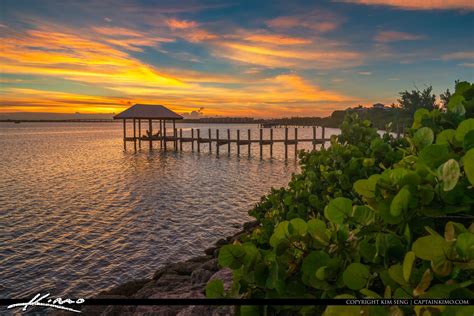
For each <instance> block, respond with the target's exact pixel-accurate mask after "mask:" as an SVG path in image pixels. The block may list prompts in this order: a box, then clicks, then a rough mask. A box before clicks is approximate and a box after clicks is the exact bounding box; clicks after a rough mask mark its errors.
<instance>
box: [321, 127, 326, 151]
mask: <svg viewBox="0 0 474 316" xmlns="http://www.w3.org/2000/svg"><path fill="white" fill-rule="evenodd" d="M321 138H322V139H323V144H322V146H323V148H324V143H325V142H326V141H325V139H326V127H324V126H323V130H322V132H321Z"/></svg>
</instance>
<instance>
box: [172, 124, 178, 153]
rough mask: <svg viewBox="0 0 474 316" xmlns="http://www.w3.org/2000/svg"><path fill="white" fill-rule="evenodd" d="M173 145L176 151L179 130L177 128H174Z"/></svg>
mask: <svg viewBox="0 0 474 316" xmlns="http://www.w3.org/2000/svg"><path fill="white" fill-rule="evenodd" d="M173 125H174V124H173ZM173 147H174V151H177V150H178V130H177V129H176V128H173Z"/></svg>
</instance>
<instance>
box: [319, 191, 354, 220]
mask: <svg viewBox="0 0 474 316" xmlns="http://www.w3.org/2000/svg"><path fill="white" fill-rule="evenodd" d="M351 212H352V201H351V200H349V199H348V198H344V197H338V198H335V199H334V200H331V202H329V204H328V205H327V206H326V208H325V209H324V216H325V217H326V218H327V219H328V220H329V221H330V222H332V223H334V224H339V225H342V224H343V223H344V219H345V218H346V217H348V216H349V215H350V214H351Z"/></svg>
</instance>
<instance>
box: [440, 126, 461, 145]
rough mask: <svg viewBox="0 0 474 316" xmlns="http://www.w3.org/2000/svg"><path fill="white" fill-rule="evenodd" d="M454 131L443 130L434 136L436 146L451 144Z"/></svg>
mask: <svg viewBox="0 0 474 316" xmlns="http://www.w3.org/2000/svg"><path fill="white" fill-rule="evenodd" d="M455 135H456V131H455V130H454V129H445V130H443V131H441V132H440V133H439V134H438V135H436V144H439V145H442V144H452V143H453V142H454V136H455Z"/></svg>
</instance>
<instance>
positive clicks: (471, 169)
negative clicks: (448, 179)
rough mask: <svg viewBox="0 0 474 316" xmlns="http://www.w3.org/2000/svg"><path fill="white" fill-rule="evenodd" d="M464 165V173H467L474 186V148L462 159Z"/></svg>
mask: <svg viewBox="0 0 474 316" xmlns="http://www.w3.org/2000/svg"><path fill="white" fill-rule="evenodd" d="M462 161H463V163H464V171H465V172H466V176H467V179H468V180H469V182H470V183H471V185H474V148H472V149H469V151H468V152H467V153H466V154H465V155H464V157H463V158H462Z"/></svg>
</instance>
